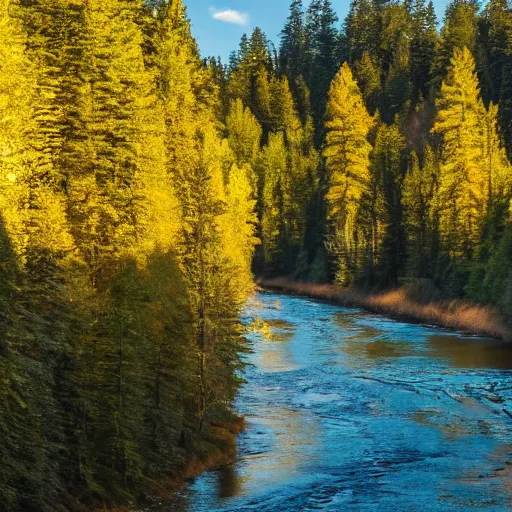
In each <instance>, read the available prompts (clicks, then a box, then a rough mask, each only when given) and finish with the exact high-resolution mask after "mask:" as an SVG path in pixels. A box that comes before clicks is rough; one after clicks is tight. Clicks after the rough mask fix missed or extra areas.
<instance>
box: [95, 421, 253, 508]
mask: <svg viewBox="0 0 512 512" xmlns="http://www.w3.org/2000/svg"><path fill="white" fill-rule="evenodd" d="M208 427H209V433H210V435H211V437H210V439H209V440H208V442H207V444H208V446H209V450H208V452H207V453H203V454H194V455H193V456H192V457H191V458H190V460H189V461H188V462H187V464H186V465H185V467H184V468H183V469H182V470H181V471H180V472H179V473H178V472H177V473H176V474H174V475H168V476H165V477H161V478H159V479H157V480H155V481H154V482H153V484H152V485H151V486H148V489H147V495H146V497H145V498H141V499H140V500H137V502H136V503H133V504H131V505H119V506H116V507H113V508H110V507H105V506H103V507H97V508H95V509H94V510H95V512H133V511H134V510H146V508H147V507H151V506H153V505H155V504H157V503H158V502H160V501H162V500H166V499H171V498H172V496H173V494H174V493H176V492H177V491H179V490H181V489H183V488H184V486H185V485H186V483H187V482H189V481H191V480H193V479H194V478H196V477H198V476H199V475H201V474H202V473H205V472H206V471H214V470H216V469H219V468H221V467H222V466H225V465H227V464H231V463H232V462H234V460H235V459H236V448H237V438H238V435H239V434H240V433H241V432H243V431H244V430H245V427H246V425H245V418H244V417H243V416H236V417H235V418H234V419H233V420H231V421H225V422H211V423H209V425H208Z"/></svg>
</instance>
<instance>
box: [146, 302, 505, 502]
mask: <svg viewBox="0 0 512 512" xmlns="http://www.w3.org/2000/svg"><path fill="white" fill-rule="evenodd" d="M254 319H261V320H263V321H264V322H265V325H266V326H267V327H266V328H265V329H261V328H260V329H257V330H256V331H254V332H251V334H250V335H249V339H250V340H251V342H252V346H253V352H252V354H250V355H249V356H248V362H249V363H251V364H252V366H250V367H249V368H248V369H247V373H246V379H247V384H246V385H245V386H244V387H243V389H242V391H241V393H240V395H239V398H238V401H237V410H238V411H239V413H240V414H243V415H244V416H245V417H246V419H247V430H246V431H245V432H244V433H243V434H241V435H240V437H239V442H238V458H237V461H236V463H235V464H233V465H232V466H230V467H227V468H224V469H223V470H221V471H213V472H208V473H205V474H204V475H202V476H201V477H199V478H197V479H196V480H195V481H194V482H191V483H190V484H189V485H188V486H187V488H186V489H184V490H183V491H182V492H181V493H178V494H177V495H176V497H175V498H174V499H173V500H172V501H170V502H165V503H161V504H160V505H157V506H154V507H153V508H151V509H149V510H151V511H152V512H214V511H229V512H232V511H233V512H234V511H258V512H267V511H269V512H270V511H272V512H274V511H276V512H280V511H294V512H295V511H297V512H298V511H316V510H323V511H345V510H355V511H379V512H381V511H402V510H403V511H422V512H423V511H452V510H485V511H504V510H512V418H511V417H510V416H508V415H507V411H508V412H510V413H512V346H510V347H509V346H507V345H505V344H502V343H499V342H495V341H491V340H484V339H481V338H472V337H467V336H462V335H460V334H457V333H451V332H447V331H443V330H441V329H438V328H435V327H429V326H421V325H413V324H408V323H403V322H397V321H393V320H390V319H387V318H384V317H382V316H376V315H372V314H370V313H367V312H363V311H361V310H357V309H347V308H342V307H339V306H334V305H329V304H324V303H320V302H315V301H312V300H307V299H303V298H298V297H289V296H281V295H276V294H267V293H262V294H259V295H257V296H256V297H255V298H254V299H253V300H252V301H251V302H250V303H249V305H248V307H247V310H246V312H245V318H244V321H246V322H247V323H248V324H249V323H251V322H253V321H254ZM255 325H259V326H260V327H261V325H263V323H262V322H261V321H259V320H257V321H256V322H255Z"/></svg>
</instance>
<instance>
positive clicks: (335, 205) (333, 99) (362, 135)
mask: <svg viewBox="0 0 512 512" xmlns="http://www.w3.org/2000/svg"><path fill="white" fill-rule="evenodd" d="M372 126H373V119H372V118H371V116H370V115H369V113H368V111H367V110H366V107H365V105H364V101H363V98H362V95H361V92H360V90H359V87H358V86H357V83H356V81H355V80H354V78H353V76H352V71H351V70H350V67H349V65H348V64H347V63H346V62H345V63H344V64H343V66H342V67H341V69H340V70H339V72H338V74H337V75H336V77H335V78H334V80H333V82H332V84H331V89H330V91H329V101H328V105H327V120H326V124H325V127H326V130H327V136H326V144H325V149H324V156H325V158H326V165H327V171H328V185H329V190H328V193H327V200H328V203H329V218H330V220H331V222H332V229H333V234H332V237H331V244H330V245H331V249H332V250H333V251H335V253H336V255H337V258H338V275H337V279H338V281H339V282H341V283H343V284H349V283H350V282H352V281H353V280H354V279H355V278H356V277H357V275H358V273H359V272H360V270H361V265H362V261H363V259H364V255H365V251H366V248H367V245H368V244H371V240H370V241H369V240H364V239H363V237H362V236H361V230H360V229H359V226H358V225H357V222H356V218H357V214H358V210H359V205H360V202H361V199H362V197H363V195H364V194H365V193H366V192H368V191H369V190H370V186H371V172H370V159H369V155H370V151H371V145H370V143H369V142H368V134H369V131H370V129H371V127H372Z"/></svg>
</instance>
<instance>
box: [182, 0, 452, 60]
mask: <svg viewBox="0 0 512 512" xmlns="http://www.w3.org/2000/svg"><path fill="white" fill-rule="evenodd" d="M184 3H185V5H187V12H188V16H189V18H190V19H191V20H192V33H193V34H194V36H195V37H196V39H197V41H198V43H199V46H200V48H201V53H202V54H203V55H204V56H207V55H215V56H217V55H220V56H221V57H222V59H223V60H224V61H227V58H228V56H229V53H230V52H231V50H234V49H237V48H238V43H239V41H240V37H241V36H242V34H243V33H244V32H247V33H250V32H251V31H252V29H253V28H254V27H256V26H259V27H261V28H262V29H263V30H264V31H265V33H266V34H267V36H268V37H269V38H270V39H271V40H272V41H274V43H275V44H276V45H277V43H278V42H279V32H280V31H281V29H282V28H283V26H284V23H285V20H286V18H287V16H288V9H289V5H290V0H184ZM308 3H309V2H308V0H305V1H304V4H308ZM447 3H448V0H434V4H435V6H436V11H437V16H438V19H442V17H443V14H444V9H445V7H446V4H447ZM332 4H333V7H334V9H335V10H336V13H337V14H338V17H339V18H340V20H343V19H344V18H345V15H346V14H347V11H348V7H349V5H350V0H333V2H332Z"/></svg>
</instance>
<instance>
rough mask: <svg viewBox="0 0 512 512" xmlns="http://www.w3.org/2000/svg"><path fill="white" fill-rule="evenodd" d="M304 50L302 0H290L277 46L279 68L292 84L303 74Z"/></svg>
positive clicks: (304, 33)
mask: <svg viewBox="0 0 512 512" xmlns="http://www.w3.org/2000/svg"><path fill="white" fill-rule="evenodd" d="M305 51H306V31H305V27H304V8H303V5H302V0H292V2H291V4H290V14H289V15H288V19H287V21H286V24H285V26H284V28H283V30H282V31H281V45H280V47H279V61H280V66H281V70H282V72H284V73H285V74H286V76H287V77H288V79H289V80H290V83H292V84H293V83H295V81H296V80H297V79H298V77H299V76H301V75H303V74H304V71H305V69H304V66H305V62H304V59H305Z"/></svg>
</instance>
